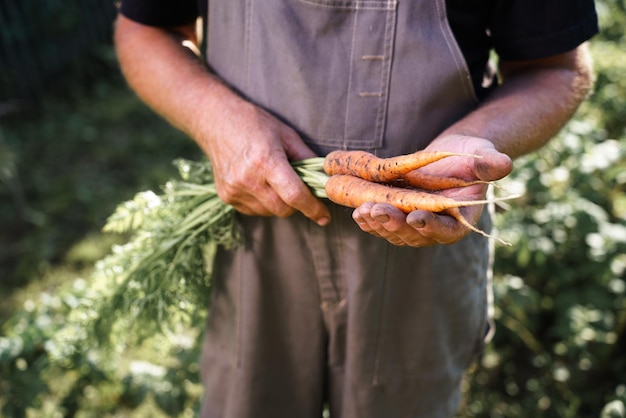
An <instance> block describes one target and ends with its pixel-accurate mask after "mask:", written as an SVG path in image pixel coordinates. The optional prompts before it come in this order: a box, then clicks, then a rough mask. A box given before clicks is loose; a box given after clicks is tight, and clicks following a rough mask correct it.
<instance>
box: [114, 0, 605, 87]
mask: <svg viewBox="0 0 626 418" xmlns="http://www.w3.org/2000/svg"><path fill="white" fill-rule="evenodd" d="M225 1H228V0H225ZM206 6H207V0H184V1H181V0H179V1H171V0H122V4H121V13H122V14H123V15H124V16H126V17H128V18H130V19H133V20H136V21H138V22H141V23H144V24H147V25H153V26H163V27H166V26H178V25H184V24H188V23H192V22H194V21H195V19H196V18H197V17H198V16H205V15H206ZM446 7H447V14H448V21H449V23H450V27H451V29H452V32H453V33H454V35H455V37H456V39H457V42H458V44H459V47H460V48H461V51H462V52H463V55H464V56H465V60H466V61H467V64H468V66H469V70H470V73H471V74H472V80H473V82H474V87H475V89H476V92H477V94H478V95H479V97H482V96H484V94H485V93H486V91H487V90H486V89H485V88H484V87H483V86H482V84H483V79H484V75H485V74H486V72H487V71H488V65H487V63H488V60H489V54H490V51H491V50H495V52H496V53H497V54H498V56H499V57H500V58H501V59H505V60H514V61H516V60H530V59H539V58H545V57H548V56H551V55H556V54H559V53H563V52H567V51H570V50H572V49H574V48H576V47H577V46H578V45H579V44H581V43H583V42H585V41H586V40H588V39H589V38H591V37H592V36H593V35H595V34H596V33H597V32H598V20H597V15H596V10H595V5H594V1H593V0H446Z"/></svg>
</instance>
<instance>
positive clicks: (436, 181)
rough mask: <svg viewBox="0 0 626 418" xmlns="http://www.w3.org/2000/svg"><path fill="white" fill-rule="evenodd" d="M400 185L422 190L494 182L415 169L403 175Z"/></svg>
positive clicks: (399, 180) (399, 181)
mask: <svg viewBox="0 0 626 418" xmlns="http://www.w3.org/2000/svg"><path fill="white" fill-rule="evenodd" d="M396 184H397V185H398V186H401V187H402V186H410V187H415V188H418V189H422V190H430V191H437V190H445V189H454V188H457V187H467V186H472V185H474V184H492V182H490V181H485V180H474V181H467V180H463V179H461V178H458V177H445V176H435V175H432V174H426V173H424V172H422V171H419V170H413V171H411V172H408V173H406V174H404V175H402V176H401V177H400V178H399V179H398V180H397V183H396Z"/></svg>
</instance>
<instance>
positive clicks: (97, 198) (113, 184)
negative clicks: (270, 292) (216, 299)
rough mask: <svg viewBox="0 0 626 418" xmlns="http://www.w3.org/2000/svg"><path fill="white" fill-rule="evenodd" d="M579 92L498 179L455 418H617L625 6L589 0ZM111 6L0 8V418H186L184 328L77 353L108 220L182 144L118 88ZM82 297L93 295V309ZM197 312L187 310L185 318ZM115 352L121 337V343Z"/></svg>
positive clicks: (112, 239) (106, 249) (191, 373)
mask: <svg viewBox="0 0 626 418" xmlns="http://www.w3.org/2000/svg"><path fill="white" fill-rule="evenodd" d="M596 3H597V10H598V14H599V17H600V21H601V27H602V33H601V34H600V35H598V36H597V37H595V38H594V39H593V40H592V42H591V48H592V52H593V55H594V58H595V68H596V77H597V82H596V87H595V90H594V93H593V94H592V96H591V97H590V99H589V100H588V101H587V102H586V103H585V104H584V105H583V106H582V107H581V109H580V111H579V112H578V114H577V116H576V118H575V119H574V120H572V122H571V123H570V124H568V126H567V127H566V128H565V129H564V130H563V132H561V133H560V134H559V136H558V137H557V138H556V139H555V140H554V141H553V142H552V143H551V144H550V145H549V146H548V147H546V148H545V149H543V150H541V151H540V152H538V153H535V154H533V155H529V156H528V157H526V158H524V159H521V160H519V161H517V162H516V165H515V170H514V172H513V174H512V175H511V176H510V177H509V178H508V179H506V181H503V182H502V185H503V186H505V187H506V188H507V190H509V191H512V192H521V193H523V197H522V198H520V199H517V200H515V201H511V202H509V203H508V204H507V205H506V206H501V207H500V210H499V212H498V214H497V219H496V224H497V226H498V228H499V233H500V235H501V236H502V237H503V238H504V239H506V240H508V241H510V242H512V243H513V245H512V246H511V247H504V246H497V249H496V269H495V277H494V287H495V288H494V291H495V303H496V309H495V318H496V326H497V333H496V336H495V339H494V341H493V342H492V343H491V344H490V345H489V346H488V348H487V350H486V352H485V353H484V355H483V356H482V357H481V358H480V359H479V361H477V363H476V365H475V366H474V367H473V368H472V371H471V373H470V375H469V376H468V379H467V381H466V383H465V386H464V390H465V395H466V396H465V400H464V403H463V409H462V411H460V413H459V418H470V417H476V418H482V417H484V418H487V417H490V418H496V417H506V418H517V417H519V418H525V417H529V416H540V417H546V418H593V417H600V418H609V417H610V418H613V417H615V418H618V417H626V77H625V75H626V38H625V37H624V34H623V32H624V28H625V27H626V1H625V0H597V2H596ZM114 16H115V9H114V5H113V2H110V3H109V2H107V1H100V0H47V1H45V2H41V1H37V0H22V1H19V2H18V1H11V0H9V1H3V2H2V3H0V296H1V297H2V301H1V303H0V417H10V418H13V417H15V418H19V417H160V416H162V417H192V416H195V415H196V413H197V408H198V400H199V396H200V394H201V391H202V389H201V386H200V385H199V383H198V376H197V372H198V364H197V358H198V348H199V346H198V336H199V331H198V329H199V328H201V327H199V326H198V323H199V322H196V323H195V326H190V327H189V329H182V330H180V331H179V332H177V333H169V334H166V335H155V336H154V337H153V338H150V339H148V340H146V341H144V342H143V343H142V344H141V345H138V344H124V342H123V341H124V338H121V337H120V338H119V341H120V343H119V344H117V345H116V346H115V349H113V350H109V351H104V350H100V349H97V348H95V347H93V348H90V349H85V348H84V345H83V344H78V343H77V342H80V341H81V338H82V337H83V336H84V330H81V329H79V328H77V327H76V322H75V321H71V320H69V319H68V318H76V317H80V316H81V315H84V316H88V315H90V314H91V313H90V312H91V311H90V307H89V306H88V304H87V303H85V301H86V300H92V299H93V298H94V292H97V289H98V286H97V284H94V283H93V278H92V277H91V272H92V270H93V267H94V264H95V263H96V262H97V261H98V260H101V259H102V258H103V257H105V256H106V255H107V254H109V253H110V251H111V247H112V246H113V245H115V244H119V243H123V242H124V239H125V238H127V237H125V236H122V235H115V234H104V233H102V232H101V228H102V226H103V225H104V223H105V221H106V219H107V217H108V216H109V215H110V214H111V213H112V212H113V210H114V209H115V207H116V205H117V204H119V203H121V202H123V201H126V200H129V199H131V198H132V197H133V196H134V195H135V193H137V192H138V191H142V190H154V191H156V192H158V191H159V190H160V188H161V186H162V185H163V184H164V183H165V182H166V181H167V180H168V179H170V178H172V177H175V176H177V170H176V168H175V167H174V165H173V164H172V161H173V160H174V159H175V158H179V157H185V158H189V159H195V160H198V159H201V158H202V156H201V155H200V153H199V151H198V149H197V148H196V146H195V145H194V144H193V143H192V142H191V141H190V140H189V139H187V138H186V137H185V136H184V135H182V134H181V133H180V132H178V131H176V130H175V129H173V128H172V127H170V126H169V125H168V124H167V123H166V122H164V121H163V120H161V119H160V118H159V117H157V116H156V115H155V114H154V113H152V112H151V111H150V110H149V109H147V108H146V107H145V106H144V105H143V104H142V103H141V102H139V100H138V99H137V98H136V97H135V96H134V95H133V94H132V92H130V91H129V89H128V88H127V86H126V85H125V83H124V81H123V79H122V77H121V75H120V73H119V69H118V67H117V63H116V59H115V54H114V52H113V50H112V47H111V42H110V38H111V25H112V22H113V19H114ZM95 297H97V294H96V295H95ZM199 309H202V307H200V308H199ZM122 337H123V336H122Z"/></svg>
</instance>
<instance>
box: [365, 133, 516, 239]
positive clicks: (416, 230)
mask: <svg viewBox="0 0 626 418" xmlns="http://www.w3.org/2000/svg"><path fill="white" fill-rule="evenodd" d="M426 150H427V151H453V152H459V153H466V154H475V155H479V156H481V157H482V158H472V157H449V158H445V159H443V160H440V161H438V162H436V163H433V164H431V165H428V166H427V167H424V168H422V169H420V170H423V171H424V172H426V173H428V174H433V175H440V176H449V177H458V178H462V179H464V180H467V181H473V180H485V181H495V180H498V179H501V178H503V177H505V176H507V175H508V174H509V173H510V172H511V169H512V162H511V159H510V158H509V157H508V156H507V155H505V154H502V153H500V152H498V151H497V150H496V149H495V147H494V146H493V144H492V143H491V142H490V141H488V140H485V139H482V138H475V137H468V136H460V135H450V136H446V137H441V138H438V139H437V140H435V141H433V143H432V144H431V145H430V146H429V147H428V148H427V149H426ZM438 193H439V194H441V195H443V196H446V197H450V198H453V199H455V200H482V199H485V198H486V193H487V186H486V185H484V184H477V185H473V186H469V187H464V188H457V189H450V190H444V191H441V192H438ZM482 210H483V207H482V205H481V206H467V207H464V208H461V213H462V214H463V216H464V217H465V218H466V219H467V220H468V221H469V222H470V223H471V224H475V223H476V222H478V220H479V219H480V216H481V213H482ZM353 218H354V219H355V221H356V222H357V223H358V225H359V226H360V228H361V229H362V230H363V231H365V232H369V233H371V234H373V235H376V236H379V237H381V238H384V239H386V240H387V241H389V242H390V243H392V244H395V245H402V246H413V247H424V246H430V245H435V244H452V243H454V242H457V241H459V240H460V239H461V238H463V237H464V236H465V235H467V234H468V233H469V232H470V231H469V230H468V229H467V228H466V227H464V226H463V225H461V224H460V223H459V222H458V221H456V220H455V219H454V218H452V217H451V216H447V215H445V214H437V213H433V212H427V211H414V212H411V213H409V214H408V215H405V214H404V213H402V212H401V211H399V210H398V209H396V208H394V207H393V206H391V205H389V204H373V203H367V204H364V205H362V206H360V207H359V208H357V209H356V210H355V211H354V212H353Z"/></svg>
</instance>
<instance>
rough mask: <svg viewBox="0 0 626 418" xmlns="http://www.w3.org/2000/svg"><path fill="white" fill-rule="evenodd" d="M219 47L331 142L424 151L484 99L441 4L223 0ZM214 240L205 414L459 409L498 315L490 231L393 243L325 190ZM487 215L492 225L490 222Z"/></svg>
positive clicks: (283, 113)
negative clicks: (225, 244) (310, 208)
mask: <svg viewBox="0 0 626 418" xmlns="http://www.w3.org/2000/svg"><path fill="white" fill-rule="evenodd" d="M208 10H209V12H208V23H207V36H208V38H207V57H208V63H209V65H210V67H211V68H212V70H213V71H214V72H215V73H216V74H217V75H219V76H220V77H221V78H222V79H223V80H224V81H225V82H226V83H228V84H229V85H230V86H231V87H232V88H233V89H234V90H236V91H237V92H238V93H239V94H241V95H242V96H244V97H246V98H247V99H248V100H250V101H252V102H254V103H256V104H258V105H259V106H261V107H263V108H265V109H267V110H268V111H270V112H272V113H273V114H274V115H276V116H277V117H279V118H280V119H282V120H284V121H285V123H287V124H289V125H290V126H292V127H293V128H294V129H295V130H296V131H297V132H298V133H299V134H300V135H301V137H302V138H303V139H304V140H305V141H306V142H307V144H308V145H309V146H310V147H311V148H312V149H314V150H315V151H316V152H317V153H318V154H319V155H324V154H325V153H327V152H329V151H330V150H334V149H338V148H341V149H352V148H353V149H363V150H369V151H371V152H373V153H375V154H377V155H380V156H392V155H399V154H404V153H409V152H413V151H415V150H418V149H421V148H423V147H425V146H426V145H427V144H428V143H429V141H431V140H432V139H433V138H434V137H435V136H436V135H437V134H438V133H439V132H441V131H442V130H443V129H445V128H446V127H447V126H449V125H450V124H451V123H453V122H454V121H456V120H457V119H459V118H460V117H462V116H463V115H465V114H467V113H468V112H469V111H471V110H472V109H473V108H475V106H476V105H477V103H478V102H477V100H476V98H475V94H474V91H473V87H472V83H471V79H470V75H469V72H468V70H467V67H466V64H465V61H464V59H463V56H462V54H461V51H460V50H459V48H458V45H457V44H456V41H455V40H454V37H453V35H452V32H451V30H450V27H449V25H448V22H447V19H446V11H445V0H398V1H395V0H356V1H354V0H262V1H261V0H258V1H257V0H210V1H209V9H208ZM329 208H330V210H331V215H332V222H331V223H330V225H328V226H327V227H324V228H322V227H319V226H317V225H316V224H314V223H313V222H311V221H309V220H308V219H306V218H304V217H303V216H301V215H300V214H296V215H294V216H291V217H289V218H287V219H279V218H264V217H247V216H241V217H240V221H241V224H242V226H243V231H244V234H245V238H246V244H245V246H243V247H242V248H239V249H236V250H233V251H226V250H223V249H221V250H219V252H218V254H217V257H216V264H215V266H214V272H213V294H212V302H211V308H210V311H209V318H208V321H207V327H206V335H205V343H204V348H203V354H202V368H201V369H202V379H203V383H204V386H205V397H204V401H203V408H202V416H203V417H204V418H252V417H254V418H266V417H267V418H282V417H289V418H308V417H311V418H313V417H315V418H319V417H320V416H321V414H322V407H323V405H324V404H325V403H326V404H327V405H328V407H329V409H330V412H331V417H333V418H336V417H342V418H370V417H371V418H386V417H391V418H404V417H407V418H408V417H411V418H417V417H424V418H439V417H442V418H443V417H451V416H453V415H454V412H455V410H456V408H457V406H458V402H459V396H460V382H461V379H462V376H463V372H464V370H465V369H466V368H467V367H468V366H469V364H470V362H471V360H472V359H473V357H474V355H475V354H476V352H477V351H478V350H480V348H481V347H482V344H483V341H484V336H485V331H486V327H487V317H488V314H487V311H488V306H489V298H488V287H489V283H488V272H489V266H490V244H489V242H488V241H487V240H486V239H485V238H483V237H482V236H479V235H477V234H470V235H469V236H467V237H466V238H465V239H463V240H461V241H460V242H458V243H456V244H454V245H450V246H435V247H429V248H421V249H415V248H406V247H396V246H393V245H390V244H388V243H387V242H386V241H384V240H382V239H379V238H376V237H373V236H371V235H369V234H366V233H364V232H362V231H361V230H360V229H359V228H358V226H357V225H356V224H355V222H354V221H353V220H352V218H351V212H352V210H351V209H347V208H343V207H339V206H336V205H333V204H330V203H329ZM489 222H490V221H489V216H488V215H487V214H486V213H485V216H483V220H482V224H481V225H479V226H480V227H481V228H482V229H484V230H489V229H490V223H489Z"/></svg>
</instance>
